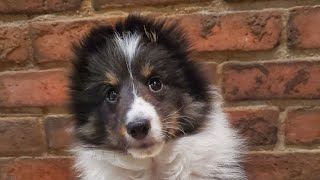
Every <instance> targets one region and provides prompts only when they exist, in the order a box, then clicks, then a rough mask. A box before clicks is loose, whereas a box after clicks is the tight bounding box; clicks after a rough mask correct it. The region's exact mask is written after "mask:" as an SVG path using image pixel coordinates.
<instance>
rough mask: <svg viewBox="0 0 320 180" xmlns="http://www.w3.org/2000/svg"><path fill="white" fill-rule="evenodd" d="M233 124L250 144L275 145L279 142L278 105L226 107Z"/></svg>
mask: <svg viewBox="0 0 320 180" xmlns="http://www.w3.org/2000/svg"><path fill="white" fill-rule="evenodd" d="M226 112H227V113H228V114H229V117H230V121H231V124H232V125H233V126H234V127H235V128H236V129H238V130H239V133H240V134H241V135H243V136H244V137H246V138H247V142H248V144H249V145H274V144H275V143H276V142H277V132H278V123H279V110H278V109H277V108H276V107H244V108H229V109H226Z"/></svg>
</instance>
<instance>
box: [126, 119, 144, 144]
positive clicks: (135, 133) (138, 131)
mask: <svg viewBox="0 0 320 180" xmlns="http://www.w3.org/2000/svg"><path fill="white" fill-rule="evenodd" d="M149 130H150V121H149V120H147V119H140V120H137V121H133V122H129V123H128V124H127V132H128V134H130V135H131V136H132V137H133V138H135V139H138V140H141V139H143V138H145V137H146V136H147V134H148V132H149Z"/></svg>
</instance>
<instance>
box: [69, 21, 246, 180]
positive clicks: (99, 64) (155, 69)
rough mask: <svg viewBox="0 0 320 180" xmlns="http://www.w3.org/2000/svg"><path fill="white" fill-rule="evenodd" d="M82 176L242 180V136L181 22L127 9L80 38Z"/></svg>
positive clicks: (77, 111)
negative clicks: (122, 16)
mask: <svg viewBox="0 0 320 180" xmlns="http://www.w3.org/2000/svg"><path fill="white" fill-rule="evenodd" d="M74 50H75V59H74V64H73V72H72V75H71V79H70V95H71V106H72V112H73V113H74V117H75V119H76V123H75V127H74V131H75V136H76V139H77V142H75V143H74V147H73V150H72V152H73V153H74V155H75V168H76V169H77V171H78V172H79V178H80V179H81V180H131V179H141V180H175V179H179V180H208V179H215V180H244V179H246V176H245V173H244V171H243V168H242V167H241V162H242V161H241V160H242V154H243V149H244V145H243V144H244V143H243V140H242V138H240V137H239V135H237V133H236V132H235V131H234V130H233V129H232V128H231V127H230V125H229V122H228V119H227V117H226V115H225V114H224V112H223V111H222V108H221V98H220V96H219V93H218V91H217V90H215V88H213V87H211V86H210V84H209V82H208V80H207V79H206V78H205V77H204V75H203V73H202V72H201V71H200V70H199V66H198V65H197V64H195V62H194V61H191V59H190V47H189V43H188V41H187V39H186V37H185V35H184V34H183V32H182V31H181V30H180V28H179V27H178V26H177V25H174V24H172V23H171V24H170V23H166V21H164V20H154V19H149V18H146V17H141V16H137V15H130V16H128V17H127V18H126V19H124V20H122V21H119V22H118V23H116V24H115V26H111V25H110V26H99V27H96V28H94V29H93V30H91V32H90V33H88V35H87V36H86V37H85V38H83V39H82V40H81V42H80V43H79V44H78V45H75V48H74Z"/></svg>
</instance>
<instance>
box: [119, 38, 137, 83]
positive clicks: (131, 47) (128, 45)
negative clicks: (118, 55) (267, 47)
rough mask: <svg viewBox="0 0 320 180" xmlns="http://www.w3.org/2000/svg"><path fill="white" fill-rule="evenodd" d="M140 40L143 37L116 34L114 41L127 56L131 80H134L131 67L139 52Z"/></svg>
mask: <svg viewBox="0 0 320 180" xmlns="http://www.w3.org/2000/svg"><path fill="white" fill-rule="evenodd" d="M140 39H141V37H140V36H139V35H138V34H137V33H131V32H127V33H123V34H121V35H120V34H116V36H115V40H114V41H115V43H116V45H117V46H118V47H119V49H120V50H121V51H122V53H123V54H124V56H125V61H126V64H127V68H128V71H129V74H130V77H131V79H133V76H132V71H131V65H132V61H133V59H134V57H135V55H136V54H137V52H138V51H139V44H140Z"/></svg>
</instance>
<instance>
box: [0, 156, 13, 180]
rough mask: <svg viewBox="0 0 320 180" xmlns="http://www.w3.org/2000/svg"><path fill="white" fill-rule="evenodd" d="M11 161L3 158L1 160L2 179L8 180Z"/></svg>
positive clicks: (0, 174) (0, 173) (0, 171)
mask: <svg viewBox="0 0 320 180" xmlns="http://www.w3.org/2000/svg"><path fill="white" fill-rule="evenodd" d="M10 160H11V159H8V158H1V159H0V179H3V180H7V179H8V178H7V177H8V176H7V172H8V169H7V167H8V163H9V162H10Z"/></svg>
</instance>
